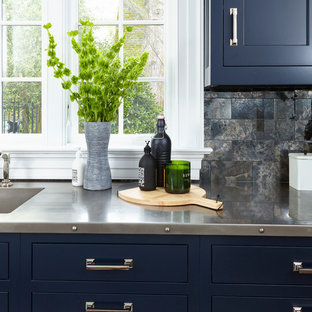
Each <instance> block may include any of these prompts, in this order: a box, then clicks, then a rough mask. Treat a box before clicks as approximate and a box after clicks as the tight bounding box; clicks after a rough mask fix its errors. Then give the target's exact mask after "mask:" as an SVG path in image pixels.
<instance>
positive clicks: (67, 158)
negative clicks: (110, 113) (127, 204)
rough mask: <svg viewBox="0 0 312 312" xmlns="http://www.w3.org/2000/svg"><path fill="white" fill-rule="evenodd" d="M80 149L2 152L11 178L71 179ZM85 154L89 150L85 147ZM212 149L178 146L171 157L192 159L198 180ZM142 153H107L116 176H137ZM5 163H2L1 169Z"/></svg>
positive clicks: (112, 150) (116, 150) (118, 150)
mask: <svg viewBox="0 0 312 312" xmlns="http://www.w3.org/2000/svg"><path fill="white" fill-rule="evenodd" d="M76 150H77V148H74V147H72V146H66V147H47V148H42V147H33V148H29V147H28V148H27V149H26V148H24V147H11V148H9V149H8V150H3V152H9V153H10V155H11V164H10V178H11V179H30V180H36V179H56V180H58V179H59V180H63V179H71V166H72V162H73V160H74V158H75V152H76ZM82 151H83V156H84V157H85V158H86V157H87V151H86V149H85V148H83V149H82ZM211 152H212V149H211V148H203V149H197V150H191V149H177V150H173V151H172V159H185V160H189V161H191V169H192V179H194V180H198V179H199V170H200V167H201V160H202V158H203V157H204V155H205V154H210V153H211ZM142 155H143V149H142V147H131V148H124V149H122V148H110V149H109V152H108V157H109V163H110V167H111V171H112V178H113V179H129V180H131V179H133V180H135V179H137V167H138V163H139V160H140V158H141V157H142ZM1 167H2V162H1V163H0V168H1ZM0 176H2V172H1V174H0Z"/></svg>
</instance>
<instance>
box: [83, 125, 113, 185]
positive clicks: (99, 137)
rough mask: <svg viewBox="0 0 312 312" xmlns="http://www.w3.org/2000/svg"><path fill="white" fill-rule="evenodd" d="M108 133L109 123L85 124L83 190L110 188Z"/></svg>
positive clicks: (109, 129)
mask: <svg viewBox="0 0 312 312" xmlns="http://www.w3.org/2000/svg"><path fill="white" fill-rule="evenodd" d="M110 132H111V123H110V122H86V123H85V137H86V142H87V148H88V161H87V166H86V169H85V175H84V183H83V188H84V189H86V190H90V191H101V190H107V189H110V188H111V187H112V177H111V171H110V167H109V163H108V143H109V138H110Z"/></svg>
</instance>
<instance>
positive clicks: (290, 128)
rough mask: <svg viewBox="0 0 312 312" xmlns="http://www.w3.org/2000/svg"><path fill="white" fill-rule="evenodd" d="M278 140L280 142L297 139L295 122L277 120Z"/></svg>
mask: <svg viewBox="0 0 312 312" xmlns="http://www.w3.org/2000/svg"><path fill="white" fill-rule="evenodd" d="M275 129H276V139H277V140H280V141H292V140H294V138H295V121H294V120H289V119H286V120H276V123H275Z"/></svg>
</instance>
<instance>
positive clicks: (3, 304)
mask: <svg viewBox="0 0 312 312" xmlns="http://www.w3.org/2000/svg"><path fill="white" fill-rule="evenodd" d="M8 311H9V306H8V293H0V312H8Z"/></svg>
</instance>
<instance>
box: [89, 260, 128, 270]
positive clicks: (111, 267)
mask: <svg viewBox="0 0 312 312" xmlns="http://www.w3.org/2000/svg"><path fill="white" fill-rule="evenodd" d="M132 268H133V259H124V264H122V265H113V264H95V259H86V269H87V270H96V271H111V270H123V271H127V270H130V269H132Z"/></svg>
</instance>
